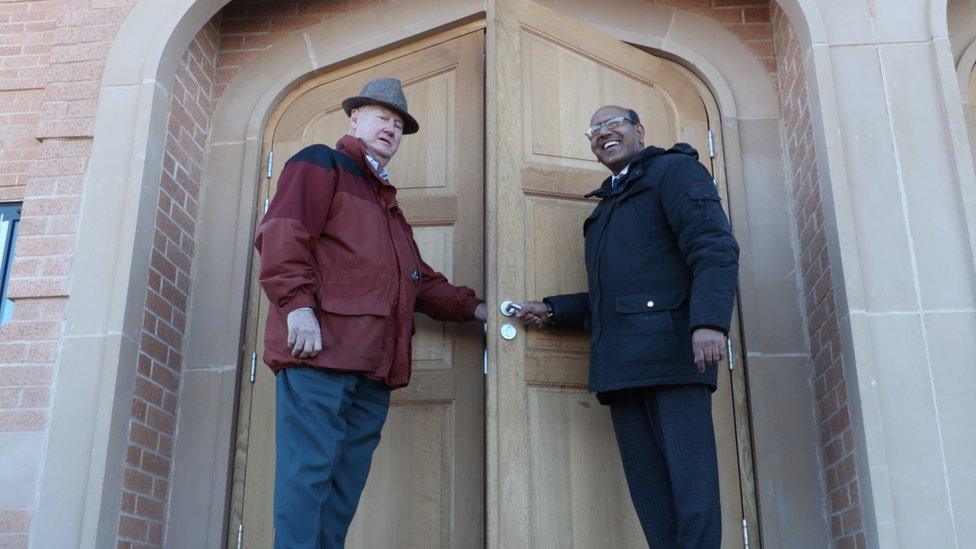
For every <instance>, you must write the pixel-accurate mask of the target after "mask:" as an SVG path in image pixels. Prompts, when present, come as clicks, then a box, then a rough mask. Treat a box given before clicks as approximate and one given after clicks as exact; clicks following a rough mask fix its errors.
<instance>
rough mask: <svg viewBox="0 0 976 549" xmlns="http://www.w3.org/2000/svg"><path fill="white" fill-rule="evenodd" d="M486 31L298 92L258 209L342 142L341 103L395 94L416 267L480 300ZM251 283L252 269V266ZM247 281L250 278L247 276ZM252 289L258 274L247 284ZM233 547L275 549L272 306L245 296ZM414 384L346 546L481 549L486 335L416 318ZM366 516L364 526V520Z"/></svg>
mask: <svg viewBox="0 0 976 549" xmlns="http://www.w3.org/2000/svg"><path fill="white" fill-rule="evenodd" d="M483 27H484V23H483V22H479V23H475V24H471V25H466V26H462V27H459V28H455V29H453V30H451V31H450V32H448V33H446V34H442V35H439V36H435V37H432V38H428V39H424V40H421V41H418V42H416V43H413V44H410V45H409V46H405V47H402V48H399V49H397V50H394V51H391V52H387V53H384V54H381V55H378V56H375V57H372V58H370V59H368V60H366V61H363V62H360V63H356V64H354V65H351V66H349V67H346V68H343V69H339V70H337V71H333V72H330V73H328V74H326V75H323V76H321V77H317V78H314V79H312V80H311V81H309V82H306V83H305V84H304V85H302V86H301V87H300V88H299V89H298V90H295V91H294V92H292V93H291V94H290V95H289V96H288V97H287V98H286V99H285V100H284V101H282V103H281V105H280V106H279V108H278V109H277V110H276V112H275V113H274V114H273V115H272V117H271V120H270V122H269V125H268V131H267V134H266V135H267V137H266V142H265V151H266V154H268V155H273V156H271V157H270V159H269V161H268V163H267V165H266V169H267V175H268V178H267V181H266V182H265V185H264V186H263V191H262V193H263V194H262V197H261V199H260V200H259V201H258V202H259V208H258V209H259V211H258V212H256V215H257V216H258V218H259V219H260V216H261V215H262V214H263V209H264V204H265V200H264V199H265V198H266V197H270V196H273V195H274V192H275V189H276V186H277V181H278V175H279V174H280V173H281V169H282V165H283V164H284V162H285V161H286V160H287V159H288V158H289V157H290V156H291V155H293V154H294V153H295V152H297V151H298V150H299V149H301V148H303V147H305V146H307V145H310V144H313V143H326V144H328V145H330V146H332V145H334V144H335V142H336V141H337V140H338V139H339V138H340V137H341V136H342V135H343V134H345V133H346V132H347V131H348V128H349V122H348V118H347V116H346V115H345V113H344V112H343V111H342V109H341V107H340V103H341V102H342V100H343V99H345V98H346V97H350V96H354V95H358V94H359V91H360V90H361V89H362V87H363V85H364V84H365V83H366V82H368V81H369V80H371V79H373V78H377V77H380V76H395V77H397V78H399V79H400V80H401V81H402V82H403V83H404V92H405V94H406V96H407V101H408V104H409V107H410V112H411V114H412V115H413V116H414V117H415V118H417V120H418V122H419V123H420V127H421V131H420V133H418V134H416V135H410V136H405V137H404V139H403V141H402V143H401V147H400V150H399V152H398V154H397V155H396V157H395V158H394V159H393V161H392V162H391V163H390V165H389V166H388V169H389V171H390V173H391V176H392V177H391V180H392V182H393V183H394V184H395V185H396V187H397V188H398V195H397V197H398V201H399V204H400V207H401V208H402V209H403V211H404V213H405V214H406V216H407V219H408V220H410V222H411V223H412V225H413V227H414V234H415V237H416V240H417V243H418V244H419V246H420V249H421V253H422V254H423V256H424V259H425V260H426V261H427V262H428V263H430V264H431V265H432V266H433V267H434V268H436V269H438V270H440V271H441V272H443V273H444V274H446V275H447V276H448V278H449V279H451V280H452V281H456V282H458V283H461V284H465V285H468V286H471V287H473V288H474V289H475V290H476V291H477V292H479V294H482V293H483V289H484V282H483V281H484V260H483V257H484V255H483V249H484V244H483V235H484V221H483V220H484V206H483V202H484V176H483V173H484V154H483V150H484V127H483V119H484V107H483V98H484V72H483V59H484V57H483V54H484V31H483ZM252 270H253V272H254V273H256V272H257V269H256V264H255V265H254V266H252ZM254 276H256V275H254ZM252 278H253V276H252ZM250 303H251V306H250V308H249V315H248V319H249V320H248V329H247V335H246V343H245V347H246V348H245V356H246V357H252V356H253V357H255V358H254V362H256V366H255V368H254V370H253V372H254V373H253V375H252V376H250V377H249V378H247V379H244V380H242V391H241V400H240V414H239V420H238V437H237V455H236V459H235V486H234V491H233V492H234V495H233V501H232V513H231V515H232V517H231V525H230V531H231V533H230V536H229V546H231V547H236V545H237V541H236V540H237V534H238V532H239V533H240V537H241V540H242V543H241V545H242V546H243V547H254V548H262V549H264V548H267V547H271V542H272V539H273V523H272V495H273V491H274V476H273V475H274V399H275V385H274V376H273V375H272V373H271V371H270V370H269V369H268V368H267V367H266V366H265V365H263V364H261V361H260V357H261V353H262V351H263V341H262V334H263V333H264V322H265V316H266V314H267V307H268V302H267V299H266V297H265V296H264V294H263V293H262V292H260V289H259V287H258V286H257V284H256V283H254V284H252V288H251V295H250ZM417 321H418V322H417V333H416V335H415V336H414V341H413V350H414V353H413V354H414V356H413V359H414V360H413V370H414V374H413V377H412V379H411V383H410V386H409V387H407V388H405V389H401V390H398V391H395V392H394V393H393V394H392V403H391V407H390V412H389V415H388V418H387V422H386V426H385V428H384V430H383V434H382V439H381V442H380V446H379V448H378V449H377V451H376V454H375V455H374V456H373V464H372V471H371V474H370V477H369V481H368V482H367V485H366V489H365V491H364V493H363V497H362V500H361V502H360V506H359V511H358V513H357V515H356V519H355V520H354V521H353V524H352V526H351V528H350V532H349V537H348V539H347V547H350V548H380V547H398V548H399V547H416V548H425V549H426V548H431V547H480V546H481V545H483V539H484V499H485V498H484V442H483V441H484V374H483V356H484V333H483V329H482V326H481V325H477V324H474V323H471V324H466V325H452V324H446V323H441V322H434V321H432V320H430V319H428V318H427V317H424V316H422V315H418V317H417ZM363 517H369V518H368V521H367V520H365V519H364V518H363Z"/></svg>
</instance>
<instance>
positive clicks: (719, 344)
mask: <svg viewBox="0 0 976 549" xmlns="http://www.w3.org/2000/svg"><path fill="white" fill-rule="evenodd" d="M691 348H692V350H693V351H694V353H695V364H697V365H698V371H699V372H704V371H705V365H707V364H709V363H711V362H718V361H720V360H722V359H723V358H725V334H723V333H722V332H720V331H718V330H712V329H709V328H698V329H697V330H695V333H693V334H691Z"/></svg>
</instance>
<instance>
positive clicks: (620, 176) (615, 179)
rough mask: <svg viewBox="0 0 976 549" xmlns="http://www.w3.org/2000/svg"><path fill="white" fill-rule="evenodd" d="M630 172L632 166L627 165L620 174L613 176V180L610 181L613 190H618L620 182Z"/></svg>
mask: <svg viewBox="0 0 976 549" xmlns="http://www.w3.org/2000/svg"><path fill="white" fill-rule="evenodd" d="M629 171H630V164H627V165H626V166H624V169H622V170H620V173H615V174H613V178H612V179H611V180H610V185H611V186H612V187H613V188H616V187H617V183H619V182H620V180H621V179H623V178H624V176H625V175H627V172H629Z"/></svg>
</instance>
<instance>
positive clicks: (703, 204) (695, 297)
mask: <svg viewBox="0 0 976 549" xmlns="http://www.w3.org/2000/svg"><path fill="white" fill-rule="evenodd" d="M660 193H661V203H662V206H663V208H664V212H665V215H666V216H667V219H668V223H669V224H670V225H671V230H672V231H673V232H674V234H675V236H676V237H677V240H678V247H679V248H680V249H681V254H682V256H683V257H684V259H685V262H686V263H687V265H688V268H689V269H691V274H692V283H691V305H690V322H689V326H692V327H693V329H694V327H704V326H712V327H715V328H719V329H721V330H722V331H724V332H726V333H728V330H729V324H730V322H731V319H732V306H733V303H734V299H735V290H736V285H737V283H738V272H739V246H738V244H737V243H736V241H735V237H734V236H733V235H732V228H731V226H730V225H729V219H728V217H726V215H725V211H724V210H723V209H722V203H721V199H720V198H719V195H718V190H717V189H716V188H715V184H714V182H713V181H712V177H711V175H710V174H709V173H708V170H706V169H705V167H704V166H702V165H701V164H700V163H698V161H697V160H695V159H693V158H691V157H685V156H681V155H676V156H675V157H674V160H673V164H672V165H671V166H669V167H668V169H667V170H666V171H665V173H664V175H663V177H662V179H661V185H660Z"/></svg>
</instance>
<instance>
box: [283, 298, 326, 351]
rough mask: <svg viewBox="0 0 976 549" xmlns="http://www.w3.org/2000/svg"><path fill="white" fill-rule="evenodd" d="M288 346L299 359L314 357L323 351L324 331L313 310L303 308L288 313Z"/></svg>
mask: <svg viewBox="0 0 976 549" xmlns="http://www.w3.org/2000/svg"><path fill="white" fill-rule="evenodd" d="M288 346H289V347H291V355H292V356H294V357H297V358H309V357H314V356H317V355H318V354H319V352H320V351H321V350H322V330H321V329H320V328H319V321H318V319H316V318H315V312H313V311H312V309H310V308H308V307H302V308H301V309H295V310H294V311H292V312H290V313H288Z"/></svg>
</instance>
